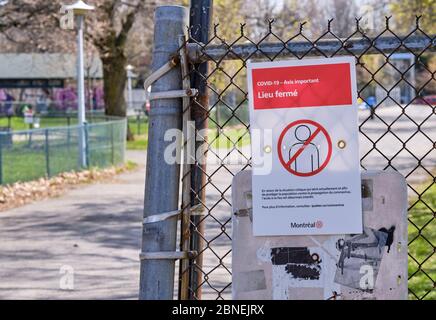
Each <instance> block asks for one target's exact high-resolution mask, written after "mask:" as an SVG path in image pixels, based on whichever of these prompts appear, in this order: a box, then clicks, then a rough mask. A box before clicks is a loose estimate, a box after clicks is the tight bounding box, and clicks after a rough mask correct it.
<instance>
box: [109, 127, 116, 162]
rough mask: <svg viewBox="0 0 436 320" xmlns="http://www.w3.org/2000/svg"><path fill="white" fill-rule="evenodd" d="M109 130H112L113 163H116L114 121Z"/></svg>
mask: <svg viewBox="0 0 436 320" xmlns="http://www.w3.org/2000/svg"><path fill="white" fill-rule="evenodd" d="M109 130H110V131H111V152H112V165H115V149H114V130H115V127H114V122H111V124H110V127H109Z"/></svg>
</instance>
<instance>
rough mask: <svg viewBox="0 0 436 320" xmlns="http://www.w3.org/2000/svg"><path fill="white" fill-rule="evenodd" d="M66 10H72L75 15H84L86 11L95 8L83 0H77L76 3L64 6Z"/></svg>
mask: <svg viewBox="0 0 436 320" xmlns="http://www.w3.org/2000/svg"><path fill="white" fill-rule="evenodd" d="M65 8H66V9H67V10H73V12H74V15H75V16H84V15H86V13H87V12H88V11H92V10H94V9H95V7H94V6H90V5H88V4H86V3H85V2H83V1H82V0H79V1H77V2H76V3H73V4H70V5H68V6H65Z"/></svg>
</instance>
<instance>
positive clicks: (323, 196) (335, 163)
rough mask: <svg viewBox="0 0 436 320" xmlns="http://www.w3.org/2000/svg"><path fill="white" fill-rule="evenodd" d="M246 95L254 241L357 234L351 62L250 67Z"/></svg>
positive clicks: (316, 61)
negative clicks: (266, 237)
mask: <svg viewBox="0 0 436 320" xmlns="http://www.w3.org/2000/svg"><path fill="white" fill-rule="evenodd" d="M248 91H249V106H250V127H251V131H252V142H253V143H252V160H253V164H254V166H253V180H252V181H253V182H252V183H253V185H252V189H253V228H254V229H253V231H254V235H257V236H261V235H305V234H350V233H361V232H362V208H361V190H360V164H359V150H358V123H357V110H358V108H357V89H356V71H355V59H354V58H353V57H341V58H329V59H312V60H303V61H301V60H292V61H279V62H266V63H249V64H248ZM255 131H257V132H265V131H269V132H271V134H270V136H271V137H272V143H271V145H268V142H267V141H266V140H263V141H262V139H261V141H256V139H253V137H254V136H256V135H257V136H259V134H258V133H255ZM260 136H261V137H265V136H268V135H262V133H260ZM265 153H269V154H270V160H269V161H264V159H265V158H267V157H265ZM262 162H263V163H262ZM265 166H267V167H268V168H267V169H268V170H265Z"/></svg>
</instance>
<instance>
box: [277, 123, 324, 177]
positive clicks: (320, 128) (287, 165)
mask: <svg viewBox="0 0 436 320" xmlns="http://www.w3.org/2000/svg"><path fill="white" fill-rule="evenodd" d="M307 124H309V125H312V126H313V127H315V128H316V129H315V132H313V133H312V134H311V135H310V137H309V138H308V139H307V140H306V141H305V142H304V143H303V145H302V146H301V147H300V148H299V149H298V150H297V152H296V153H295V154H294V155H293V156H292V157H291V158H290V159H289V160H288V161H285V159H284V158H283V154H282V143H283V138H284V136H285V134H286V133H287V132H288V131H289V130H290V129H291V128H293V127H296V126H298V125H307ZM320 133H322V134H323V135H324V137H325V138H326V140H327V147H328V149H327V157H326V158H325V160H324V161H323V162H322V164H320V166H319V168H318V169H316V170H313V171H311V172H298V171H296V170H294V169H292V168H291V164H292V163H293V162H294V161H295V160H296V159H297V158H298V156H300V155H301V153H302V152H303V151H304V149H305V148H306V146H307V145H308V144H309V143H311V142H312V141H313V139H315V137H316V136H317V135H318V134H320ZM277 152H278V155H279V160H280V162H281V164H282V165H283V167H284V168H285V169H286V170H288V171H289V172H290V173H292V174H294V175H296V176H299V177H310V176H314V175H316V174H318V173H319V172H321V171H322V170H323V169H324V168H325V167H326V166H327V164H328V163H329V161H330V158H331V156H332V140H331V139H330V135H329V134H328V132H327V130H326V129H325V128H324V127H323V126H321V125H320V124H319V123H318V122H315V121H312V120H307V119H304V120H297V121H294V122H291V123H290V124H288V125H287V126H286V127H285V128H284V129H283V131H282V133H281V134H280V137H279V141H278V143H277Z"/></svg>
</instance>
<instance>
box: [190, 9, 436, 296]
mask: <svg viewBox="0 0 436 320" xmlns="http://www.w3.org/2000/svg"><path fill="white" fill-rule="evenodd" d="M419 20H420V18H419V17H418V18H417V19H416V24H415V26H414V27H413V29H412V30H410V32H409V33H407V34H401V35H399V34H397V32H395V30H394V29H392V28H391V27H390V24H389V18H386V23H385V27H384V29H383V30H381V31H380V32H378V33H377V34H374V35H368V34H366V33H365V32H364V31H362V29H361V27H360V26H359V20H356V25H355V31H354V32H352V33H351V34H350V35H349V36H348V37H346V38H339V37H338V36H336V35H335V34H334V33H333V32H332V30H331V28H330V25H331V21H330V22H329V23H328V25H327V26H326V30H325V32H324V33H323V34H322V35H321V36H320V37H318V38H316V39H313V38H310V37H309V36H307V34H306V32H305V31H304V28H303V24H301V25H300V28H299V30H298V31H297V33H296V34H294V35H291V36H289V37H288V38H287V39H283V38H282V37H281V36H279V35H278V33H276V31H275V28H274V23H273V21H269V23H268V25H267V30H266V32H265V33H264V34H263V36H262V37H260V39H256V40H254V39H252V38H251V37H250V36H248V35H247V32H246V30H245V26H244V25H241V28H240V34H239V36H238V37H237V38H236V39H235V40H233V41H228V40H226V39H224V37H222V36H221V35H220V29H219V28H218V26H215V28H214V31H213V35H212V37H211V39H210V41H209V42H208V43H200V42H196V41H195V40H194V39H193V37H191V39H190V42H191V43H190V45H189V47H188V50H189V57H190V60H191V62H194V64H192V65H191V68H192V69H191V73H190V76H191V79H192V77H197V78H198V77H200V78H201V79H202V80H201V81H202V86H206V87H207V88H208V91H209V101H210V103H209V104H205V103H204V101H205V100H204V99H203V101H202V100H201V99H196V100H194V101H193V103H192V105H191V109H193V110H194V109H197V112H196V117H197V118H196V119H195V120H196V125H197V127H204V126H208V127H209V129H212V130H215V132H216V134H215V135H214V137H215V138H214V139H209V140H208V139H207V138H206V137H205V135H201V134H199V133H197V136H196V139H197V140H201V142H202V143H205V144H206V145H207V148H206V149H207V150H206V153H207V157H208V161H207V166H206V167H204V166H201V165H200V164H199V163H197V164H196V165H195V166H193V168H192V170H193V171H196V172H197V173H196V174H198V173H200V174H202V175H205V179H204V180H202V179H197V178H196V177H194V178H193V179H191V181H194V182H195V181H197V182H198V181H202V183H201V185H200V186H195V185H193V186H192V187H191V198H192V199H191V200H192V201H191V202H192V203H191V204H195V203H201V204H203V205H204V207H205V209H206V211H205V213H204V216H202V217H201V218H200V219H199V218H196V219H192V220H191V249H199V258H197V259H195V260H194V261H192V262H191V264H190V270H189V272H190V281H189V285H188V290H189V294H190V297H191V298H193V299H196V298H200V297H201V298H207V299H211V298H212V299H214V298H216V299H225V298H230V294H231V194H230V192H231V181H232V177H233V176H234V175H235V174H236V173H237V172H239V171H240V170H244V169H247V168H249V167H250V145H249V142H250V137H249V124H248V105H247V88H246V62H247V61H248V60H252V61H256V60H259V61H261V60H266V61H273V60H277V59H282V58H287V59H289V58H292V59H305V58H309V57H313V56H318V57H334V56H338V55H352V56H354V57H356V70H357V82H358V95H359V109H360V110H359V131H360V155H361V167H362V169H363V170H368V169H376V170H397V171H399V172H400V173H402V174H403V175H404V176H405V177H406V179H407V183H408V194H409V229H408V230H409V293H410V294H409V297H410V298H415V299H435V298H436V290H435V289H434V288H435V279H436V261H435V260H436V257H435V255H434V252H435V244H436V222H435V219H434V216H435V210H436V184H435V168H436V150H435V149H436V109H435V100H436V99H435V98H436V84H435V65H436V58H435V55H434V51H435V36H434V35H433V34H431V35H429V34H427V33H426V32H425V31H424V30H423V29H422V28H421V27H420V21H419ZM206 61H207V62H209V69H208V71H207V72H206V73H204V70H205V68H204V67H201V65H199V64H195V63H200V62H206ZM206 100H207V99H206ZM198 110H201V111H202V112H198ZM199 114H203V115H204V116H203V117H202V118H200V119H199V118H198V115H199ZM202 193H205V196H204V195H203V194H202ZM203 230H204V231H203ZM183 289H184V288H183V284H182V290H183Z"/></svg>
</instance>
